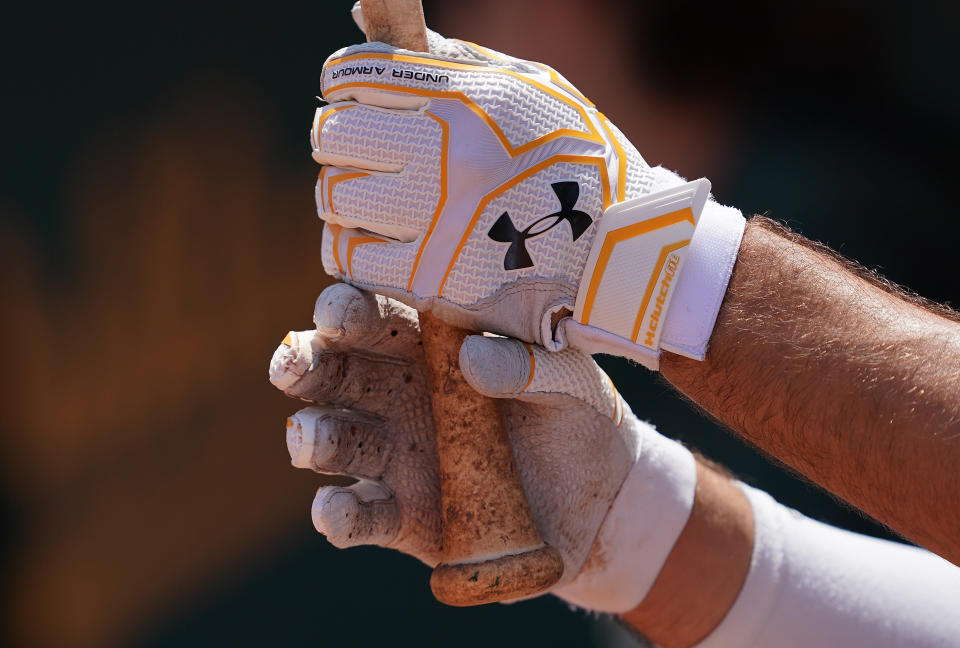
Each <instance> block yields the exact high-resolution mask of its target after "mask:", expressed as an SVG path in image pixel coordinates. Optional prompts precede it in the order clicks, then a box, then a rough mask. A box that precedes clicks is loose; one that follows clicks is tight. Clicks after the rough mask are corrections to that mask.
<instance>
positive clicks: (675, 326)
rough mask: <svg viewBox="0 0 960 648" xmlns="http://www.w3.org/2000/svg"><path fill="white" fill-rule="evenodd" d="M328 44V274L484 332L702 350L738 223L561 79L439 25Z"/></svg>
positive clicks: (323, 128) (323, 185) (651, 353)
mask: <svg viewBox="0 0 960 648" xmlns="http://www.w3.org/2000/svg"><path fill="white" fill-rule="evenodd" d="M429 43H430V50H431V51H430V53H429V54H424V53H414V52H409V51H406V50H400V49H397V48H394V47H390V46H387V45H384V44H383V43H367V44H363V45H355V46H352V47H348V48H345V49H341V50H339V51H337V52H335V53H334V54H333V55H332V56H330V58H329V59H327V62H326V64H325V65H324V68H323V81H322V92H323V98H324V99H325V100H326V101H327V102H329V103H328V104H327V105H326V106H324V107H322V108H320V109H318V110H317V113H316V116H315V118H314V122H313V127H312V130H311V134H310V140H311V146H312V148H313V157H314V159H315V160H316V161H317V162H319V163H320V164H323V165H324V167H323V169H322V170H321V172H320V175H319V179H318V181H317V187H316V199H317V206H318V210H319V214H320V217H321V218H322V219H323V220H325V221H326V222H327V225H328V226H327V227H326V228H325V231H324V236H323V246H322V257H323V263H324V267H325V268H326V270H327V272H329V273H330V274H332V275H334V276H337V277H340V278H342V279H343V280H345V281H347V282H349V283H352V284H354V285H356V286H360V287H364V288H367V289H370V290H373V291H375V292H378V293H382V294H386V295H389V296H391V297H394V298H396V299H398V300H400V301H402V302H404V303H406V304H408V305H411V306H413V307H415V308H417V309H418V310H432V311H434V312H435V313H437V314H438V315H439V316H440V317H442V318H444V319H446V320H448V321H450V322H452V323H454V324H458V325H461V326H464V327H467V328H471V329H474V330H487V331H493V332H497V333H502V334H505V335H510V336H512V337H516V338H519V339H522V340H527V341H530V342H536V343H538V344H541V345H543V346H545V347H547V348H549V349H551V350H560V349H563V348H564V347H566V346H567V345H570V346H573V347H575V348H577V349H580V350H582V351H585V352H588V353H596V352H604V353H611V354H616V355H621V356H626V357H630V358H633V359H635V360H637V361H639V362H642V363H643V364H644V365H646V366H648V367H650V368H653V369H655V368H657V367H658V358H659V353H660V349H661V348H663V349H667V350H670V351H673V352H675V353H681V354H683V355H687V356H689V357H692V358H697V359H702V358H703V357H704V353H705V352H706V346H707V341H708V339H709V337H710V333H711V331H712V330H713V324H714V321H715V319H716V314H717V311H718V309H719V307H720V302H721V300H722V298H723V294H724V292H725V290H726V286H727V282H728V280H729V276H730V271H731V269H732V267H733V262H734V260H735V258H736V254H737V250H738V248H739V243H740V238H741V235H742V232H743V226H744V220H743V217H742V216H741V215H740V212H739V211H737V210H735V209H731V208H726V207H721V206H720V205H718V204H717V203H715V202H713V201H712V200H710V201H708V200H707V197H708V194H709V183H708V182H707V181H706V180H699V181H695V182H692V183H687V182H685V181H684V180H683V178H681V177H679V176H678V175H676V174H674V173H672V172H670V171H667V170H665V169H663V168H660V167H656V168H651V167H650V166H649V165H647V163H646V162H645V161H644V160H643V158H642V157H641V156H640V154H639V153H638V152H637V150H636V149H635V148H634V147H633V145H632V144H630V142H629V141H627V139H626V138H625V137H624V136H623V134H622V133H621V132H620V131H619V130H617V128H616V127H615V126H614V125H613V124H612V123H611V122H610V121H609V120H608V119H607V118H606V117H605V116H604V115H603V114H602V113H600V112H599V111H598V110H597V109H596V107H595V106H594V105H593V104H592V103H591V102H590V101H589V100H588V99H587V98H586V97H584V96H583V95H581V94H580V93H579V92H578V91H577V90H576V89H575V88H574V87H573V86H572V85H571V84H570V83H569V82H568V81H566V79H564V78H563V77H562V76H560V75H559V74H558V73H557V72H556V71H555V70H553V69H552V68H549V67H547V66H545V65H541V64H539V63H534V62H530V61H524V60H521V59H516V58H513V57H510V56H507V55H505V54H500V53H498V52H494V51H491V50H488V49H486V48H483V47H480V46H478V45H474V44H472V43H467V42H463V41H458V40H452V39H445V38H443V37H441V36H440V35H438V34H436V33H433V32H431V33H430V34H429Z"/></svg>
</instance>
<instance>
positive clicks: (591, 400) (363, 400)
mask: <svg viewBox="0 0 960 648" xmlns="http://www.w3.org/2000/svg"><path fill="white" fill-rule="evenodd" d="M314 321H315V324H316V330H313V331H302V332H291V333H290V334H289V335H288V336H287V338H286V339H285V340H284V341H283V343H282V344H281V345H280V346H279V347H278V348H277V350H276V352H275V354H274V356H273V359H272V361H271V363H270V380H271V382H273V384H274V385H276V386H277V387H278V388H280V389H282V390H283V391H284V392H285V393H286V394H288V395H290V396H294V397H297V398H301V399H303V400H306V401H308V402H311V403H313V405H312V406H310V407H307V408H306V409H303V410H300V411H299V412H297V413H296V414H294V415H293V416H291V417H290V418H289V419H288V421H287V448H288V450H289V451H290V457H291V460H292V462H293V465H294V466H296V467H298V468H310V469H312V470H315V471H317V472H320V473H325V474H337V475H348V476H350V477H354V478H356V479H358V480H359V481H358V483H357V484H355V485H352V486H349V487H345V488H344V487H339V486H324V487H323V488H321V489H320V490H319V491H318V492H317V495H316V498H315V499H314V502H313V509H312V514H313V522H314V525H315V526H316V528H317V530H318V531H320V532H321V533H323V534H324V535H326V536H327V538H328V539H329V540H330V542H331V543H333V544H334V545H336V546H337V547H351V546H355V545H365V544H374V545H380V546H383V547H392V548H394V549H398V550H400V551H403V552H405V553H408V554H411V555H413V556H416V557H417V558H419V559H420V560H422V561H423V562H425V563H426V564H428V565H431V566H432V565H436V564H437V563H438V562H439V561H440V493H439V477H438V466H437V456H436V446H435V444H434V438H435V436H434V434H435V433H434V427H433V419H432V415H431V411H430V400H429V393H428V389H427V385H426V384H425V378H424V376H425V373H426V372H425V367H424V357H423V351H422V346H421V345H420V332H419V326H418V324H417V315H416V312H415V311H414V310H412V309H410V308H409V307H407V306H404V305H403V304H400V303H399V302H396V301H394V300H391V299H388V298H385V297H380V296H375V295H372V294H369V293H365V292H361V291H358V290H356V289H355V288H353V287H351V286H348V285H345V284H337V285H334V286H332V287H330V288H328V289H327V290H325V291H324V292H323V294H321V295H320V297H319V298H318V300H317V304H316V310H315V314H314ZM460 366H461V368H462V370H463V374H464V376H465V378H466V380H467V381H468V382H469V383H470V385H471V386H472V387H473V388H474V389H476V390H477V391H479V392H481V393H482V394H485V395H487V396H490V397H493V398H497V399H500V400H501V405H502V408H501V409H502V412H503V417H504V422H505V426H506V429H507V431H508V433H509V436H510V441H511V443H512V445H513V451H514V456H515V459H516V463H517V469H518V471H519V474H520V479H521V482H522V484H523V488H524V491H525V493H526V496H527V500H528V501H529V504H530V509H531V512H532V513H533V517H534V520H535V522H536V524H537V527H538V529H539V531H540V534H541V535H542V537H543V539H544V540H545V541H546V542H547V543H549V544H550V545H552V546H554V547H556V548H557V549H558V550H559V552H560V554H561V556H562V557H563V562H564V576H563V579H562V580H561V581H560V582H559V583H558V584H557V585H556V586H555V588H554V589H553V592H554V593H555V594H557V595H559V596H561V597H562V598H564V599H566V600H568V601H570V602H572V603H575V604H578V605H581V606H583V607H587V608H590V609H594V610H599V611H605V612H623V611H626V610H630V609H632V608H634V607H635V606H636V605H637V604H638V603H639V602H640V601H641V600H642V599H643V597H644V595H645V594H646V592H647V590H648V589H649V588H650V586H651V585H652V584H653V581H654V579H655V578H656V576H657V573H658V572H659V570H660V568H661V567H662V565H663V563H664V561H665V560H666V557H667V555H668V554H669V552H670V550H671V548H672V547H673V544H674V542H675V541H676V539H677V537H678V536H679V535H680V532H681V530H682V528H683V525H684V524H685V522H686V520H687V518H688V516H689V514H690V510H691V507H692V505H693V497H694V489H695V484H696V468H695V464H694V459H693V456H692V455H691V454H690V453H689V452H688V451H687V450H686V449H684V448H683V447H682V446H680V445H679V444H678V443H676V442H674V441H670V440H668V439H666V438H665V437H663V436H661V435H660V434H658V433H657V432H656V431H655V430H654V429H653V427H651V426H650V425H649V424H647V423H643V422H641V421H639V420H638V419H637V418H636V417H635V416H634V415H633V413H632V412H631V411H630V408H629V407H628V406H627V405H626V403H624V401H623V399H622V398H621V397H620V396H619V395H618V394H617V392H616V390H615V388H614V387H613V383H612V382H611V381H610V379H609V378H608V377H607V376H606V374H604V373H603V371H602V370H601V369H600V368H599V367H598V366H597V365H596V363H594V362H593V360H592V359H591V358H590V357H589V356H587V355H584V354H582V353H579V352H577V351H575V350H572V349H567V350H564V351H561V352H556V353H554V352H549V351H546V350H544V349H543V348H541V347H539V346H533V345H530V344H525V343H521V342H519V341H517V340H513V339H508V338H490V337H482V336H470V337H468V338H467V339H466V341H465V342H464V344H463V346H462V348H461V350H460ZM479 496H480V497H482V496H483V495H482V494H480V495H479Z"/></svg>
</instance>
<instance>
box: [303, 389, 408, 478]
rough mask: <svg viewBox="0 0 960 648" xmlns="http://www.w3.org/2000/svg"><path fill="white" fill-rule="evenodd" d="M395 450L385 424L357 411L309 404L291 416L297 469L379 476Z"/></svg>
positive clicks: (352, 475) (359, 475) (361, 476)
mask: <svg viewBox="0 0 960 648" xmlns="http://www.w3.org/2000/svg"><path fill="white" fill-rule="evenodd" d="M392 450H393V444H392V443H391V441H390V438H389V435H388V434H387V433H386V431H385V430H384V429H383V427H382V424H381V423H379V422H378V421H376V420H374V419H372V417H369V416H364V415H363V414H359V413H357V412H351V411H348V410H337V409H330V408H325V407H307V408H305V409H302V410H300V411H299V412H297V413H296V414H294V415H293V416H291V417H290V418H288V419H287V451H288V452H289V453H290V462H291V463H292V464H293V465H294V466H296V467H297V468H310V469H312V470H314V471H316V472H320V473H326V474H334V475H348V476H350V477H355V478H358V479H379V478H380V477H381V476H382V475H383V473H384V471H385V470H386V467H387V464H388V463H389V462H390V456H391V453H392Z"/></svg>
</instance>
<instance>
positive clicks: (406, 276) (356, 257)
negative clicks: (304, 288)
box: [320, 223, 422, 302]
mask: <svg viewBox="0 0 960 648" xmlns="http://www.w3.org/2000/svg"><path fill="white" fill-rule="evenodd" d="M420 248H421V243H420V242H419V241H415V242H412V243H397V242H395V241H385V240H384V239H382V238H380V237H377V236H371V235H370V234H369V233H367V232H364V231H362V230H357V229H350V228H346V227H342V226H340V225H335V224H332V223H327V224H326V226H325V227H324V229H323V239H322V244H321V247H320V256H321V259H322V261H323V268H324V270H326V272H327V274H329V275H332V276H334V277H338V278H340V279H343V280H344V281H349V282H350V283H352V284H355V285H357V286H359V287H361V288H363V289H365V290H369V291H371V292H377V293H383V294H387V295H390V296H391V297H394V298H395V299H399V300H402V301H404V302H410V301H413V300H412V299H411V298H412V297H413V295H410V294H409V291H410V289H411V287H412V283H413V276H414V273H415V271H416V269H417V267H418V261H419V259H420ZM420 265H422V264H420ZM421 274H422V272H421Z"/></svg>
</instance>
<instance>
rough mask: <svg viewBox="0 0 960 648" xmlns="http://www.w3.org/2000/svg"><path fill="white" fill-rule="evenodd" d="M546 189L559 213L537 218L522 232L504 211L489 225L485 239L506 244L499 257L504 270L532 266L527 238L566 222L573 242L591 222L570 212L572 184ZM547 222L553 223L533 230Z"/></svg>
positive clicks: (575, 195) (575, 188)
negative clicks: (550, 193) (550, 189)
mask: <svg viewBox="0 0 960 648" xmlns="http://www.w3.org/2000/svg"><path fill="white" fill-rule="evenodd" d="M550 186H551V187H553V192H554V193H555V194H557V198H558V199H559V200H560V211H558V212H555V213H553V214H550V215H548V216H544V217H542V218H538V219H537V220H535V221H534V222H532V223H530V225H528V226H527V228H526V229H525V230H523V231H520V230H518V229H517V228H516V226H515V225H514V224H513V221H512V220H511V219H510V214H509V213H508V212H503V214H501V215H500V218H498V219H497V222H496V223H494V224H493V227H491V228H490V231H489V232H487V236H489V237H490V238H492V239H493V240H494V241H498V242H500V243H509V244H510V247H509V248H507V254H506V256H504V257H503V269H504V270H520V269H522V268H532V267H533V259H531V258H530V253H529V252H527V239H531V238H534V237H536V236H540V235H541V234H546V233H547V232H549V231H550V230H552V229H553V228H554V227H556V226H557V225H559V224H560V223H562V222H564V221H566V222H568V223H570V234H571V236H572V240H574V241H576V240H577V239H578V238H580V236H581V235H582V234H583V233H584V232H585V231H586V230H587V228H588V227H590V225H591V224H592V223H593V219H592V218H590V216H588V215H587V214H585V213H584V212H582V211H578V210H576V209H574V207H576V205H577V200H578V199H579V198H580V185H578V184H577V183H576V182H554V183H553V184H552V185H550ZM551 219H552V220H553V222H552V223H550V224H549V225H547V226H546V227H543V228H540V229H537V226H538V225H540V224H541V223H543V222H545V221H549V220H551Z"/></svg>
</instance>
